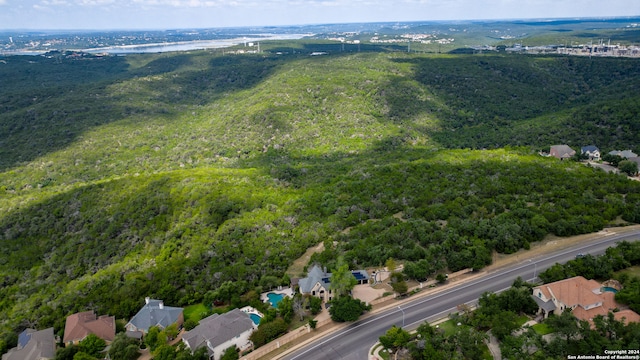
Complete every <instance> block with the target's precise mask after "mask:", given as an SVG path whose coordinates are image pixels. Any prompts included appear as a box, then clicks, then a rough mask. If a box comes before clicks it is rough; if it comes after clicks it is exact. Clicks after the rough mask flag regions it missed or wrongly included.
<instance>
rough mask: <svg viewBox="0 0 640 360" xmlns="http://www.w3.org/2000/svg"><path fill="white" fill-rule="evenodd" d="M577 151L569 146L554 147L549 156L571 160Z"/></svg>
mask: <svg viewBox="0 0 640 360" xmlns="http://www.w3.org/2000/svg"><path fill="white" fill-rule="evenodd" d="M575 154H576V151H575V150H573V149H572V148H570V147H569V146H568V145H553V146H551V149H550V151H549V155H551V156H553V157H555V158H558V159H560V160H566V159H570V158H571V157H572V156H573V155H575Z"/></svg>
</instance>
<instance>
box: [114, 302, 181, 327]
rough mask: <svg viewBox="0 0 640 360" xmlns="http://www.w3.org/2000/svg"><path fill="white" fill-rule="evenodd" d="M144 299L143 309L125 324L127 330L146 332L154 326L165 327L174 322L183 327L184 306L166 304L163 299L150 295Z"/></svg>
mask: <svg viewBox="0 0 640 360" xmlns="http://www.w3.org/2000/svg"><path fill="white" fill-rule="evenodd" d="M144 301H145V304H144V306H143V307H142V309H140V311H138V313H137V314H136V315H135V316H134V317H133V318H131V320H130V321H129V322H128V323H127V325H125V328H126V329H127V331H129V332H142V333H143V334H146V333H147V332H149V328H150V327H152V326H157V327H159V328H160V329H165V328H167V327H168V326H170V325H172V324H176V325H177V326H178V328H181V327H182V323H183V322H184V315H183V314H182V308H178V307H171V306H164V302H163V301H162V300H154V299H150V298H148V297H147V298H145V299H144Z"/></svg>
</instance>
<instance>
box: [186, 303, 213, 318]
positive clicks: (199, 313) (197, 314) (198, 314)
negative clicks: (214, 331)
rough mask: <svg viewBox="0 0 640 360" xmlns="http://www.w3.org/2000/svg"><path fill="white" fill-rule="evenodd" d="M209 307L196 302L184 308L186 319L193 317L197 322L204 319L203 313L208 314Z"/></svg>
mask: <svg viewBox="0 0 640 360" xmlns="http://www.w3.org/2000/svg"><path fill="white" fill-rule="evenodd" d="M207 312H209V309H207V307H206V306H205V305H204V304H194V305H190V306H187V307H186V308H184V320H185V321H186V320H187V319H192V320H194V321H196V322H198V321H200V320H202V318H203V315H205V314H207Z"/></svg>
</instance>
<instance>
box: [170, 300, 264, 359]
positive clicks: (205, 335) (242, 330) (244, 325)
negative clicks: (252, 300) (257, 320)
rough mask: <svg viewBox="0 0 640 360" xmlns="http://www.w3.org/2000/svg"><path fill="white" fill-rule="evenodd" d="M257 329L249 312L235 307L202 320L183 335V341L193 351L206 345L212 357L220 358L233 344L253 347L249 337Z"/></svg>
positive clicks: (241, 347) (240, 347) (242, 347)
mask: <svg viewBox="0 0 640 360" xmlns="http://www.w3.org/2000/svg"><path fill="white" fill-rule="evenodd" d="M255 329H256V325H255V324H254V322H253V321H252V320H251V318H250V317H249V315H248V314H247V313H245V312H242V311H240V310H239V309H233V310H231V311H229V312H228V313H225V314H222V315H219V314H213V315H211V316H209V317H207V318H204V319H202V320H200V324H199V325H198V326H196V327H195V328H193V330H191V331H187V332H186V333H184V335H182V341H183V342H184V344H185V345H186V346H187V347H188V348H189V349H190V350H191V351H192V352H193V351H195V350H197V349H199V348H201V347H206V348H207V352H208V353H209V358H210V359H219V358H220V357H221V356H222V353H223V352H224V351H225V350H226V349H228V348H230V347H232V346H235V347H237V348H239V349H244V348H248V347H251V346H252V344H251V341H250V340H249V337H250V336H251V333H253V331H254V330H255Z"/></svg>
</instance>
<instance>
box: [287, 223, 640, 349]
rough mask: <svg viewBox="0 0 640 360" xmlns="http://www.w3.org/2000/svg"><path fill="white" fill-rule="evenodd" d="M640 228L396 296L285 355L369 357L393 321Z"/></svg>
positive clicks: (450, 305) (630, 237) (467, 300)
mask: <svg viewBox="0 0 640 360" xmlns="http://www.w3.org/2000/svg"><path fill="white" fill-rule="evenodd" d="M639 237H640V230H634V231H633V232H628V233H623V234H616V233H614V232H610V233H606V234H605V233H603V235H602V237H601V238H598V239H597V240H595V241H589V242H588V243H579V244H576V245H573V246H571V247H569V248H566V249H564V250H560V251H557V252H555V253H553V254H546V255H544V256H540V257H534V258H530V259H524V260H522V261H520V262H518V263H516V264H512V265H509V266H505V267H503V268H499V269H496V270H494V271H492V272H489V273H480V274H478V276H476V277H474V278H472V279H470V280H469V281H465V282H463V283H461V284H459V285H455V286H452V287H450V288H448V289H446V290H442V291H439V292H437V293H434V294H433V295H427V296H423V297H420V298H417V299H415V300H409V301H405V302H398V306H393V307H390V308H389V309H387V310H385V311H382V312H380V313H378V314H375V315H373V316H370V317H367V318H365V319H362V320H359V321H356V322H354V323H352V324H350V325H348V326H347V327H345V328H341V329H340V330H338V331H336V332H335V333H332V334H328V335H326V336H323V337H322V338H320V339H317V340H316V341H313V342H310V343H308V344H306V345H304V346H301V347H299V348H297V349H296V350H294V351H291V352H289V353H288V354H285V355H282V356H281V357H279V358H281V359H286V360H294V359H296V360H338V359H344V360H366V359H368V356H369V354H368V352H369V349H370V348H371V346H372V345H373V344H374V343H375V342H376V341H377V340H378V338H379V337H380V336H381V335H383V334H384V333H385V332H386V331H387V330H388V329H389V328H390V327H391V326H393V325H396V326H402V327H404V328H405V329H407V330H413V329H415V328H416V327H418V326H419V325H420V324H421V323H423V322H424V321H429V322H433V321H435V320H437V319H440V318H442V317H443V316H446V315H447V314H449V313H452V312H456V311H457V306H458V305H461V304H473V303H475V302H476V301H477V299H478V298H479V297H480V295H481V294H482V293H484V292H486V291H489V292H499V291H502V290H505V289H507V288H509V287H510V286H511V284H512V283H513V281H514V280H515V279H516V278H517V277H522V278H523V279H525V280H533V279H534V278H535V277H537V275H538V274H539V273H540V272H541V271H544V270H545V269H547V268H549V267H551V266H552V265H554V264H555V263H564V262H567V261H568V260H571V259H574V258H575V257H576V255H578V254H592V255H598V254H602V253H604V251H605V250H606V249H607V248H608V247H611V246H614V245H615V243H616V242H620V241H623V240H627V241H636V240H637V239H638V238H639Z"/></svg>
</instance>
